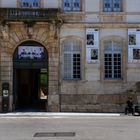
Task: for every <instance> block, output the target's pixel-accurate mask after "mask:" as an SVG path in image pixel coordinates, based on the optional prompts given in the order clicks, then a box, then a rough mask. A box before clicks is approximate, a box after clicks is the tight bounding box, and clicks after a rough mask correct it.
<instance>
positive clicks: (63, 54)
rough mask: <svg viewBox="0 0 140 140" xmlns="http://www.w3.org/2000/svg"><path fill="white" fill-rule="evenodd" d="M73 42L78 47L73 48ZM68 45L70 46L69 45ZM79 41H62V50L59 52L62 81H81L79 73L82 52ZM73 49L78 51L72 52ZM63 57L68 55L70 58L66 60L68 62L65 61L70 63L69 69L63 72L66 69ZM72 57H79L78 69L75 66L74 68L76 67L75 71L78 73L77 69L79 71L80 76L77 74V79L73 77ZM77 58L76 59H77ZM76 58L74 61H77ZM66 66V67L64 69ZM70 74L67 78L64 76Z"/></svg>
mask: <svg viewBox="0 0 140 140" xmlns="http://www.w3.org/2000/svg"><path fill="white" fill-rule="evenodd" d="M74 42H76V43H78V44H79V45H78V46H76V47H75V45H74ZM66 43H67V45H66V46H65V44H66ZM69 43H70V44H69ZM81 45H82V44H81V41H79V40H76V39H70V40H68V39H66V40H64V41H63V43H62V50H61V52H62V72H63V73H62V79H63V80H81V79H82V71H81V67H82V66H81V65H82V57H81V55H82V54H81V52H82V50H81ZM66 47H67V48H68V49H69V50H65V49H67V48H66ZM74 47H75V48H79V50H74ZM65 55H70V58H68V60H67V61H69V62H70V64H68V67H69V71H65V68H66V69H67V68H68V67H67V66H66V65H65V63H66V61H65ZM74 55H80V56H79V57H80V58H79V59H80V60H79V63H80V64H79V67H77V65H76V66H75V67H77V68H76V71H78V69H79V71H80V74H79V73H78V74H77V75H79V77H76V78H75V77H74V59H73V58H74ZM77 58H78V57H77ZM77 58H76V60H77ZM76 63H78V62H76ZM65 66H66V67H65ZM69 72H70V74H68V75H67V76H68V77H67V76H66V75H65V74H67V73H69Z"/></svg>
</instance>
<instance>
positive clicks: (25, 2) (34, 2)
mask: <svg viewBox="0 0 140 140" xmlns="http://www.w3.org/2000/svg"><path fill="white" fill-rule="evenodd" d="M21 7H23V8H38V7H40V0H21Z"/></svg>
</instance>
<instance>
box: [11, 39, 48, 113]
mask: <svg viewBox="0 0 140 140" xmlns="http://www.w3.org/2000/svg"><path fill="white" fill-rule="evenodd" d="M13 94H14V102H13V103H14V108H15V110H19V111H47V95H48V53H47V51H46V49H45V47H44V46H42V45H41V44H40V43H37V42H35V41H26V42H23V43H21V44H20V45H19V46H18V47H17V48H16V50H15V52H14V55H13Z"/></svg>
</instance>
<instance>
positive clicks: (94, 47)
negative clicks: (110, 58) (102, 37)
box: [86, 28, 99, 63]
mask: <svg viewBox="0 0 140 140" xmlns="http://www.w3.org/2000/svg"><path fill="white" fill-rule="evenodd" d="M98 34H99V31H98V29H94V28H87V29H86V60H87V62H89V63H90V62H98V59H99V37H98Z"/></svg>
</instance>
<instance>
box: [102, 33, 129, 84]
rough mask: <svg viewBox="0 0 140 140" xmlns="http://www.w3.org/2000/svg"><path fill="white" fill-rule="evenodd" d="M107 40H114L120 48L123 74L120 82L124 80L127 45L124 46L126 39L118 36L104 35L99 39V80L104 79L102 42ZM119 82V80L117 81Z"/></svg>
mask: <svg viewBox="0 0 140 140" xmlns="http://www.w3.org/2000/svg"><path fill="white" fill-rule="evenodd" d="M107 41H114V42H117V43H119V44H120V47H121V48H122V66H123V67H122V75H123V77H122V78H123V79H122V82H126V80H127V79H126V75H127V74H126V64H127V47H126V40H125V39H124V38H123V37H120V36H115V35H113V36H106V37H103V38H101V39H100V60H101V61H100V62H101V63H100V67H101V71H100V79H101V81H104V78H103V77H104V76H103V69H104V68H103V66H104V44H105V42H107ZM119 82H121V81H119Z"/></svg>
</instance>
